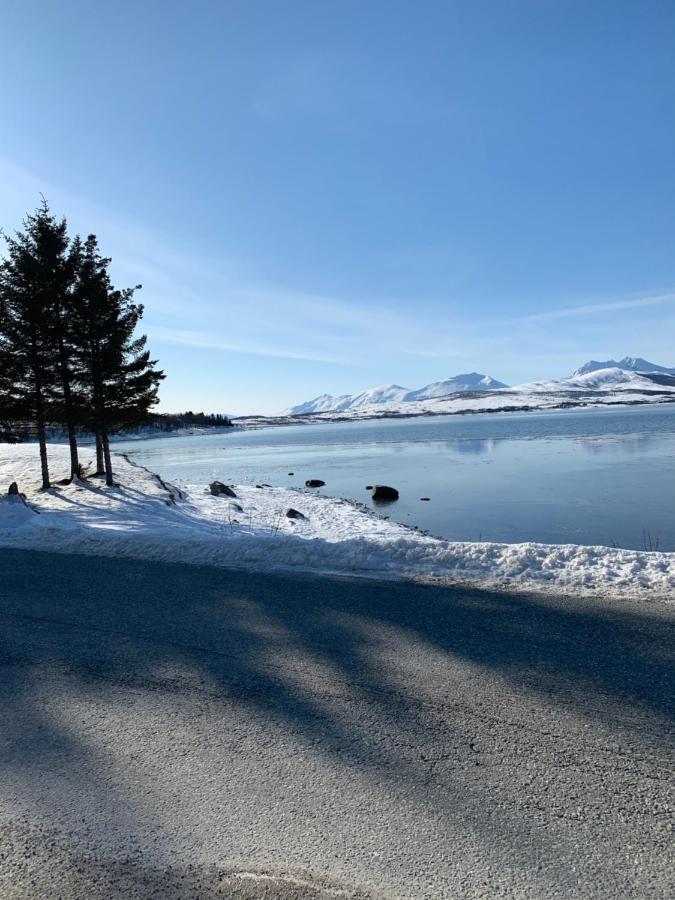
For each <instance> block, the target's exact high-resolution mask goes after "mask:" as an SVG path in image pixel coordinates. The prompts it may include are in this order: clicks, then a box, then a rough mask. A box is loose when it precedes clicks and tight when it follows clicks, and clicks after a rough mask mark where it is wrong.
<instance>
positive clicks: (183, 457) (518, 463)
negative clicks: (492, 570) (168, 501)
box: [115, 404, 675, 551]
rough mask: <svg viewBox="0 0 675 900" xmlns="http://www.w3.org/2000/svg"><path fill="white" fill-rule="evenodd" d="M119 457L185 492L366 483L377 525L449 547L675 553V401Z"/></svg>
mask: <svg viewBox="0 0 675 900" xmlns="http://www.w3.org/2000/svg"><path fill="white" fill-rule="evenodd" d="M115 449H116V450H124V451H126V452H128V453H129V454H130V456H131V457H132V458H133V459H134V460H135V461H137V462H139V463H142V464H143V465H146V466H148V467H149V468H151V469H152V470H153V471H156V472H159V473H160V474H162V475H163V476H165V477H167V478H169V479H172V480H176V481H179V482H183V483H185V484H202V483H203V484H205V485H206V484H207V483H208V482H210V481H212V480H213V479H216V478H217V479H219V480H221V481H225V482H228V483H233V484H234V483H239V484H252V483H253V484H255V483H261V482H266V483H268V484H272V485H280V486H283V487H303V486H304V483H305V481H306V480H307V479H309V478H320V479H322V480H323V481H325V482H326V486H325V487H324V488H322V489H321V492H322V493H325V494H327V495H330V496H334V497H346V498H349V499H352V500H357V501H360V502H363V503H366V504H368V505H372V503H371V501H370V494H369V491H367V490H366V485H370V484H378V483H379V484H390V485H393V486H394V487H396V488H397V489H398V490H399V491H400V500H399V501H398V502H396V503H392V504H388V505H387V506H383V505H382V504H379V505H376V506H375V508H376V509H377V512H378V513H379V514H380V515H384V516H389V517H390V518H391V519H394V520H396V521H399V522H402V523H404V524H407V525H416V526H418V527H419V528H422V529H426V530H428V531H430V532H431V533H432V534H434V535H437V536H439V537H445V538H448V539H451V540H467V541H476V540H484V541H506V542H521V541H541V542H545V543H578V544H603V545H607V546H618V547H626V548H632V549H660V550H667V551H672V550H675V404H668V405H663V406H639V407H629V408H621V409H593V410H589V409H586V410H569V411H554V412H538V413H535V412H533V413H521V414H514V413H511V414H494V415H480V416H436V417H431V418H415V419H389V420H377V421H360V422H340V423H335V424H327V425H302V426H300V425H296V426H282V427H275V428H266V429H261V430H256V431H239V430H235V429H233V430H232V432H228V433H218V434H208V435H194V436H187V437H172V438H153V439H149V440H143V441H130V442H128V443H117V444H116V445H115ZM289 473H293V474H292V475H291V474H289ZM303 489H304V488H303ZM422 497H429V498H430V499H429V500H428V501H424V500H422V499H421V498H422Z"/></svg>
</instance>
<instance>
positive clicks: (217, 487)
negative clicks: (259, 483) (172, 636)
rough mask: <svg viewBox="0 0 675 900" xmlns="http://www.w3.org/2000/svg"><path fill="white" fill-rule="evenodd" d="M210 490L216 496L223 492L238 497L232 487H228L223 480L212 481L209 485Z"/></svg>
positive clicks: (227, 495)
mask: <svg viewBox="0 0 675 900" xmlns="http://www.w3.org/2000/svg"><path fill="white" fill-rule="evenodd" d="M209 490H210V491H211V493H212V494H213V496H214V497H219V496H220V495H221V494H222V495H224V496H225V497H236V496H237V495H236V494H235V492H234V491H233V490H232V488H231V487H228V486H227V485H226V484H223V482H222V481H212V482H211V484H210V485H209Z"/></svg>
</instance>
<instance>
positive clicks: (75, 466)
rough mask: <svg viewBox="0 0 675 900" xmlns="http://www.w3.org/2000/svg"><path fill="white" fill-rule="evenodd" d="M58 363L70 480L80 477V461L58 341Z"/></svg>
mask: <svg viewBox="0 0 675 900" xmlns="http://www.w3.org/2000/svg"><path fill="white" fill-rule="evenodd" d="M59 361H60V367H61V387H62V389H63V406H64V412H65V414H66V415H65V419H66V426H67V428H68V444H69V445H70V479H71V481H72V479H73V478H79V477H80V461H79V459H78V456H77V438H76V437H75V416H74V414H73V394H72V391H71V389H70V370H69V367H68V359H67V355H66V347H65V344H64V343H63V340H59Z"/></svg>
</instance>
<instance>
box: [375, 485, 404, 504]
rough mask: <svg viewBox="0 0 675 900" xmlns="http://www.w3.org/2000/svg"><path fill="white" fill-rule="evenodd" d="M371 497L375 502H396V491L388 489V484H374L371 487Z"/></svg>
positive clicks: (391, 488)
mask: <svg viewBox="0 0 675 900" xmlns="http://www.w3.org/2000/svg"><path fill="white" fill-rule="evenodd" d="M371 497H372V498H373V500H375V501H376V502H380V501H387V500H398V491H397V490H396V488H393V487H389V485H388V484H375V485H373V493H372V494H371Z"/></svg>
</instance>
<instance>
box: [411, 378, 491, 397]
mask: <svg viewBox="0 0 675 900" xmlns="http://www.w3.org/2000/svg"><path fill="white" fill-rule="evenodd" d="M505 387H508V385H507V384H504V382H503V381H497V379H496V378H493V377H492V376H491V375H481V374H480V372H468V373H467V374H466V375H455V376H454V378H448V379H447V380H446V381H436V382H434V383H433V384H427V385H426V387H423V388H420V389H419V390H418V391H410V392H409V393H408V394H407V395H406V397H405V400H430V399H431V398H432V397H445V396H447V395H448V394H457V393H462V394H464V393H466V392H467V391H495V390H498V389H499V388H505Z"/></svg>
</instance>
